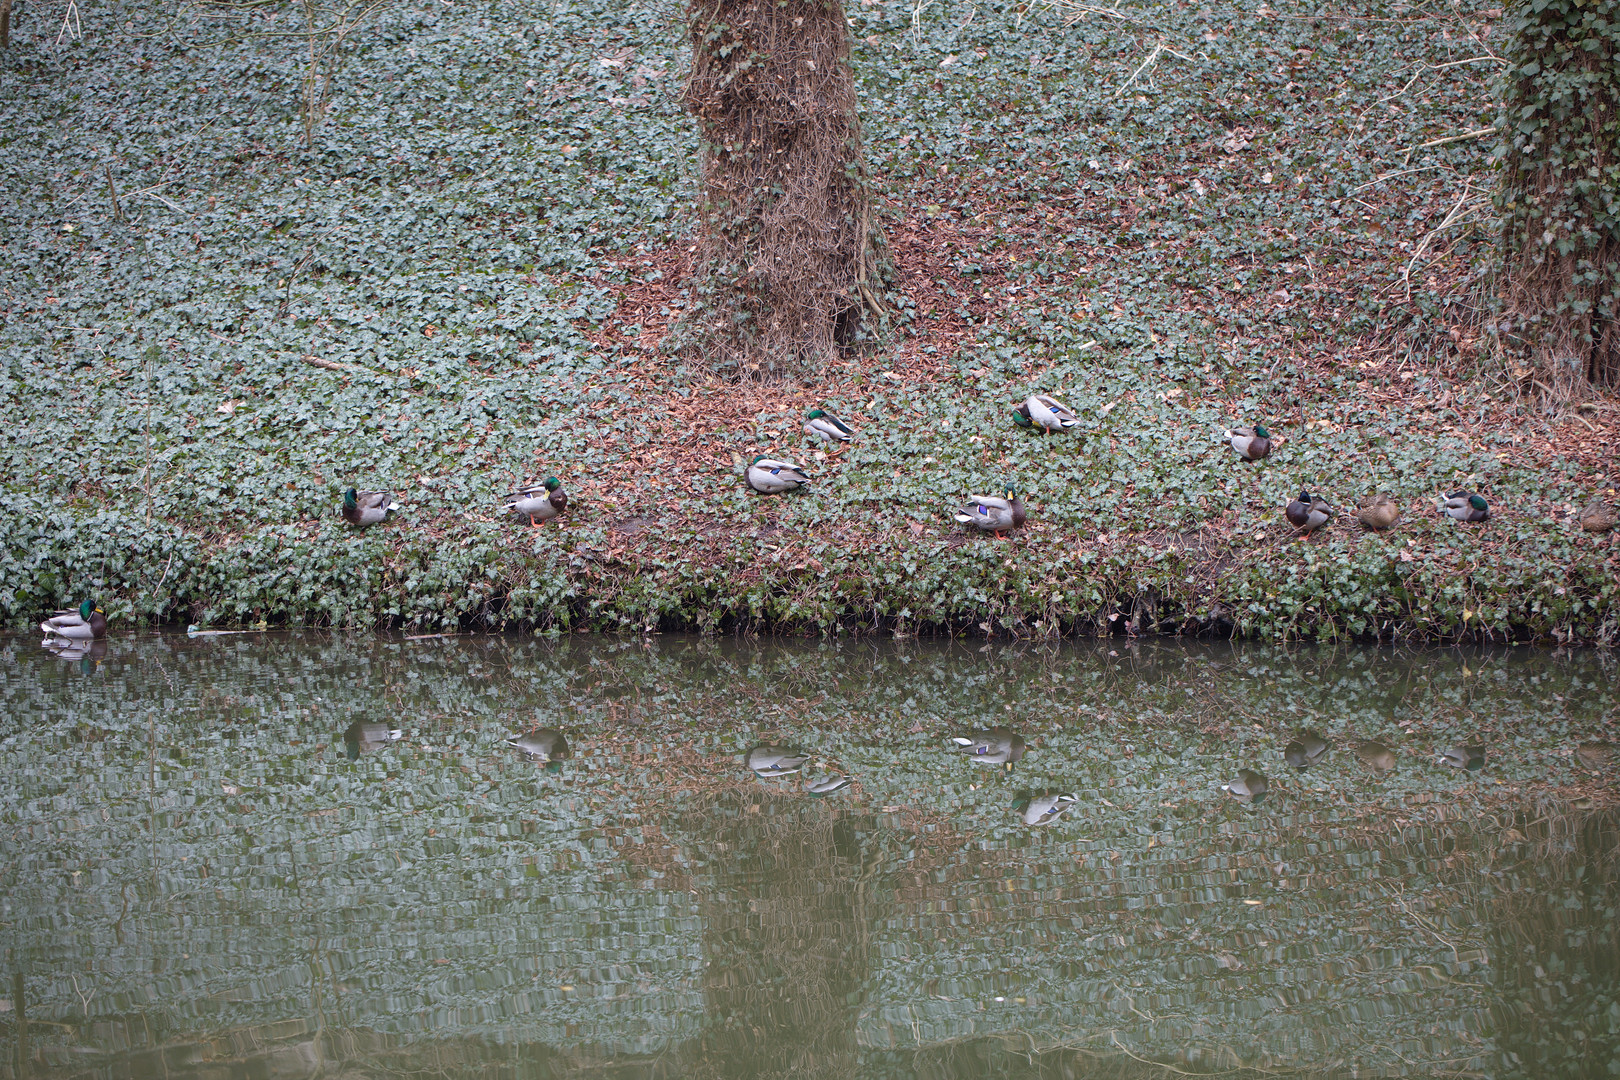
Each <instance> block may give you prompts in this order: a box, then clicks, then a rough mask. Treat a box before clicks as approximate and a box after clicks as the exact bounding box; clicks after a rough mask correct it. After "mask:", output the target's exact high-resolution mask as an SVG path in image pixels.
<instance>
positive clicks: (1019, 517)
mask: <svg viewBox="0 0 1620 1080" xmlns="http://www.w3.org/2000/svg"><path fill="white" fill-rule="evenodd" d="M1003 495H1004V497H998V496H995V495H969V496H968V499H969V502H968V505H966V506H964V507H962V509H960V510H958V511H957V512H956V515H955V516H956V520H957V521H959V522H961V523H962V524H963V525H972V526H973V527H974V528H977V529H982V530H983V531H985V532H993V533H995V534H996V536H998V537H1000V538H1001V539H1006V537H1005V536H1003V535H1002V534H1003V533H1005V532H1006V531H1007V530H1008V529H1016V528H1018V527H1019V526H1020V525H1022V524H1023V523H1024V517H1025V513H1024V502H1023V500H1022V499H1020V498H1019V497H1018V489H1017V488H1015V487H1010V486H1009V487H1008V488H1006V489H1005V491H1004V492H1003Z"/></svg>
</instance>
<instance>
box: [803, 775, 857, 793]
mask: <svg viewBox="0 0 1620 1080" xmlns="http://www.w3.org/2000/svg"><path fill="white" fill-rule="evenodd" d="M854 782H855V781H854V780H852V779H850V778H849V777H847V776H845V775H843V774H842V773H828V774H827V775H825V776H815V777H805V781H804V790H805V791H806V792H808V793H809V794H810V795H812V796H813V797H815V798H818V799H824V798H826V797H827V796H828V795H835V794H837V793H838V792H840V791H843V790H844V789H845V788H847V787H849V785H851V784H853V783H854Z"/></svg>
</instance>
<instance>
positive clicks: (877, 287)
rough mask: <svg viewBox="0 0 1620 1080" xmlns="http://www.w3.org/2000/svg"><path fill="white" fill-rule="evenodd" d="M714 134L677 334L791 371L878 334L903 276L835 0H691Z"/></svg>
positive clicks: (724, 363)
mask: <svg viewBox="0 0 1620 1080" xmlns="http://www.w3.org/2000/svg"><path fill="white" fill-rule="evenodd" d="M687 14H688V25H689V29H690V32H691V40H692V72H691V76H690V78H689V79H688V81H687V84H686V92H685V102H686V106H687V108H688V109H689V110H691V112H692V113H693V115H694V116H696V117H697V121H698V126H699V133H700V135H701V137H702V150H701V155H702V160H701V165H702V174H703V190H702V195H701V205H700V207H699V213H698V222H697V226H698V228H697V244H698V251H697V262H696V266H697V278H696V289H695V293H696V302H695V303H694V305H693V308H692V309H691V312H690V314H689V316H688V318H687V320H686V322H685V324H684V325H683V327H682V328H681V330H680V332H679V337H678V338H677V340H676V343H675V344H676V346H677V347H678V348H681V349H683V350H685V351H689V352H692V353H694V354H700V355H702V356H703V357H704V358H705V359H706V360H707V362H708V363H709V364H710V365H711V366H712V367H713V368H714V369H715V370H717V371H722V372H727V373H734V374H736V375H737V376H739V377H741V378H745V379H760V378H781V377H784V376H792V375H795V374H802V373H804V372H806V371H808V370H810V369H813V368H815V367H816V366H818V365H819V364H821V363H822V362H824V361H825V360H827V359H828V358H829V357H832V356H835V355H837V353H838V352H839V350H840V349H845V348H849V347H851V346H853V345H854V344H856V343H857V341H859V340H861V339H862V338H863V337H870V336H872V335H873V334H875V333H876V332H877V331H878V330H879V329H880V328H881V327H882V326H883V325H884V321H885V307H884V303H883V299H882V297H883V293H884V289H885V287H886V285H887V283H888V281H889V280H890V279H891V278H892V269H891V264H890V261H889V257H888V250H887V246H886V245H885V243H884V240H883V235H882V232H881V231H880V230H879V229H878V227H877V225H876V223H875V222H874V221H873V217H872V200H871V191H870V185H869V182H868V179H867V174H866V169H865V165H864V163H863V160H862V156H861V128H860V118H859V117H858V116H857V114H856V111H855V81H854V77H853V76H852V75H851V73H850V67H849V54H850V42H849V29H848V26H847V24H846V23H845V21H844V9H843V5H842V4H841V3H840V2H839V0H781V2H778V0H691V3H690V6H689V8H688V12H687Z"/></svg>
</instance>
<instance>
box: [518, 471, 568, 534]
mask: <svg viewBox="0 0 1620 1080" xmlns="http://www.w3.org/2000/svg"><path fill="white" fill-rule="evenodd" d="M507 498H508V499H510V500H511V501H510V502H508V503H507V504H506V506H505V507H504V509H507V510H510V511H512V512H513V513H514V514H521V515H522V516H524V517H526V518H528V519H529V526H530V527H531V528H533V527H535V526H538V525H539V524H540V522H542V521H550V520H551V519H552V518H554V517H556V516H557V515H558V514H560V513H562V512H563V511H564V510H566V509H568V492H566V491H564V490H563V489H562V481H561V480H558V479H557V478H556V477H555V476H548V477H546V478H545V479H544V480H542V481H541V482H540V483H538V484H524V485H523V486H522V487H520V488H518V489H517V490H516V491H514V492H512V493H511V494H510V495H508V496H507Z"/></svg>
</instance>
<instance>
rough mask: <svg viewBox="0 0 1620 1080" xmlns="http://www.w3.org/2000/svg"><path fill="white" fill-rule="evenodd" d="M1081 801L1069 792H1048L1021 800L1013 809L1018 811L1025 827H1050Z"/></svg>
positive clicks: (1014, 804) (1027, 796)
mask: <svg viewBox="0 0 1620 1080" xmlns="http://www.w3.org/2000/svg"><path fill="white" fill-rule="evenodd" d="M1079 801H1080V800H1079V799H1077V798H1076V797H1075V796H1073V795H1070V794H1069V793H1068V792H1056V791H1047V792H1042V793H1041V794H1039V795H1026V796H1024V797H1023V798H1020V799H1019V800H1018V801H1017V802H1015V803H1013V809H1014V810H1017V811H1018V813H1019V816H1020V817H1022V818H1023V819H1024V824H1025V825H1050V824H1052V822H1054V821H1056V820H1057V819H1058V818H1060V817H1062V816H1063V813H1064V811H1066V810H1068V809H1069V807H1071V806H1073V805H1074V804H1075V803H1077V802H1079Z"/></svg>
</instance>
